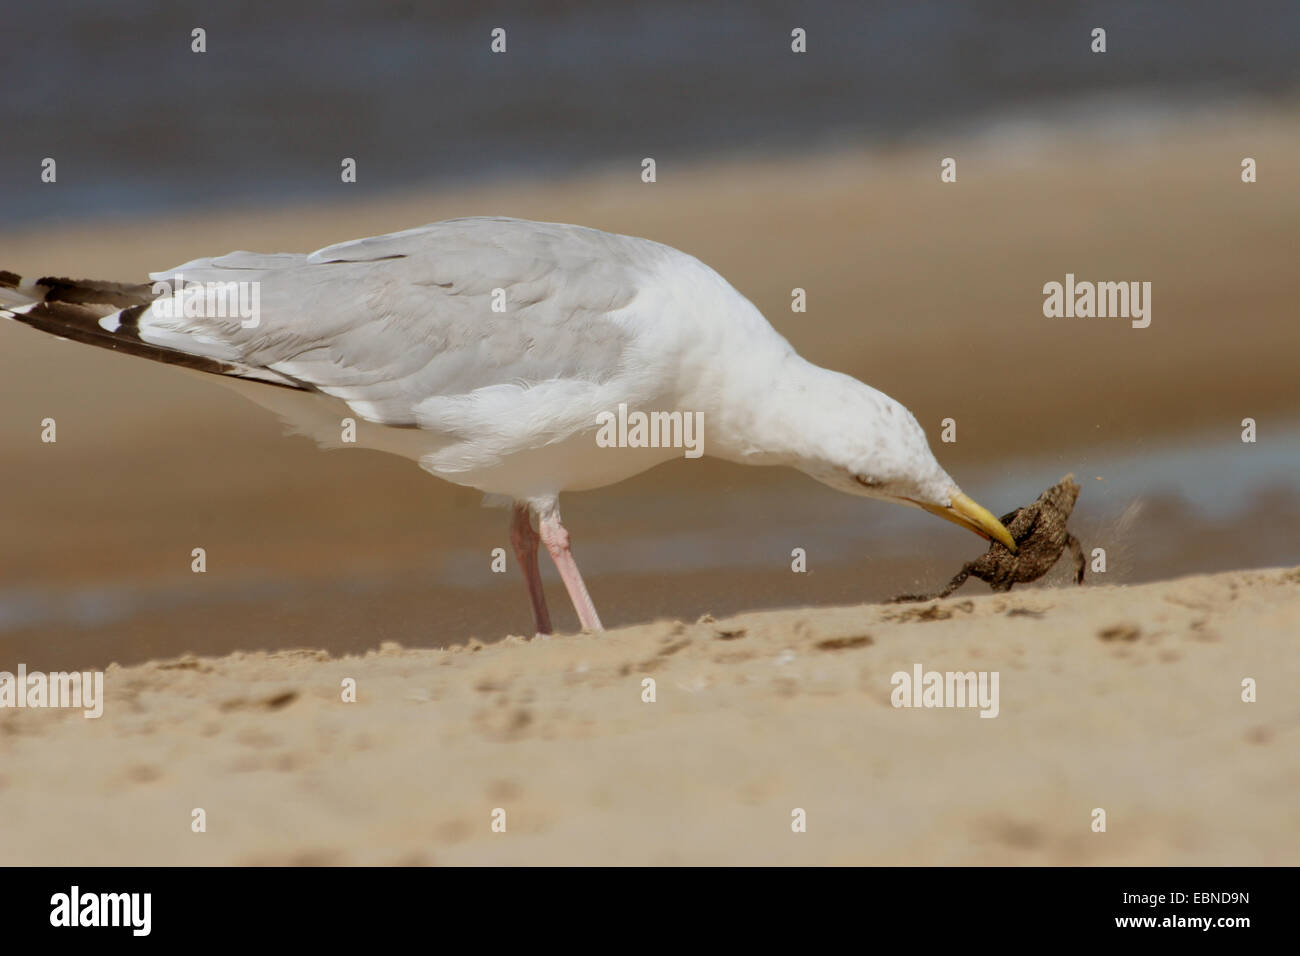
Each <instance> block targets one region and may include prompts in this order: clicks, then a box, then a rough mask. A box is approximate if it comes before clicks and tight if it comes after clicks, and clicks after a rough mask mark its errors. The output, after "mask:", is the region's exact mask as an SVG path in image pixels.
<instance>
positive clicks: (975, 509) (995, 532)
mask: <svg viewBox="0 0 1300 956" xmlns="http://www.w3.org/2000/svg"><path fill="white" fill-rule="evenodd" d="M948 497H949V499H950V501H951V504H949V505H948V507H946V508H945V507H943V506H942V505H932V504H927V503H925V502H924V501H917V500H916V499H914V498H905V499H904V500H905V501H907V502H908V503H909V504H914V505H916V506H917V507H918V508H924V509H925V510H926V511H928V512H930V514H933V515H938V516H939V517H940V518H943V519H944V520H945V521H951V522H952V523H953V524H956V525H961V526H962V527H963V528H966V529H967V530H968V531H974V532H975V533H976V534H977V535H979V536H980V537H981V538H984V539H985V540H987V541H997V542H998V543H999V544H1001V545H1002V546H1003V547H1005V548H1006V549H1007V550H1008V551H1010V552H1011V553H1012V554H1015V553H1016V539H1015V538H1013V537H1011V532H1009V531H1007V529H1006V528H1005V527H1003V525H1002V522H1001V521H999V520H998V519H997V518H995V517H993V512H991V511H989V510H988V509H987V508H985V507H984V506H983V505H981V504H977V503H976V502H975V501H973V500H972V499H970V498H968V497H967V496H966V495H964V494H963V493H962V492H960V491H958V490H957V489H956V488H954V489H953V490H952V491H951V492H949V495H948Z"/></svg>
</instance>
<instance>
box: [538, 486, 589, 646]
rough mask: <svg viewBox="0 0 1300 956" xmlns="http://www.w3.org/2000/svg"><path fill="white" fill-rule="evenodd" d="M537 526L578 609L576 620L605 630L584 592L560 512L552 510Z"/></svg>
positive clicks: (584, 625) (587, 595)
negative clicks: (561, 521) (561, 522)
mask: <svg viewBox="0 0 1300 956" xmlns="http://www.w3.org/2000/svg"><path fill="white" fill-rule="evenodd" d="M537 530H538V532H539V534H540V537H541V539H542V544H544V545H546V550H547V551H549V552H550V553H551V560H552V561H554V562H555V568H556V570H557V571H559V572H560V578H561V579H562V580H563V581H564V586H565V588H566V589H567V590H568V592H569V600H571V601H572V602H573V609H574V610H575V611H577V612H578V621H579V623H581V624H582V627H583V630H587V631H602V630H604V628H602V627H601V626H600V618H599V617H598V616H597V615H596V605H594V604H592V603H591V595H590V594H588V593H587V585H585V584H583V583H582V575H581V574H579V573H578V562H576V561H574V560H573V552H572V551H571V550H569V532H568V531H566V530H565V529H564V525H562V524H560V513H559V512H558V511H552V512H551V513H550V514H548V515H546V516H545V517H543V518H540V520H538V522H537Z"/></svg>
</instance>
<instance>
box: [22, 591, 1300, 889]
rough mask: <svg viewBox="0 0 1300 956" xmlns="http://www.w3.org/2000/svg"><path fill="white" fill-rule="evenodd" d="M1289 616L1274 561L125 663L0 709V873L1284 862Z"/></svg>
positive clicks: (1293, 762) (1289, 807)
mask: <svg viewBox="0 0 1300 956" xmlns="http://www.w3.org/2000/svg"><path fill="white" fill-rule="evenodd" d="M1297 620H1300V569H1290V570H1281V569H1279V570H1268V571H1259V572H1239V573H1225V574H1219V575H1215V576H1206V577H1196V578H1187V579H1181V580H1177V581H1170V582H1163V583H1157V584H1149V585H1140V586H1134V587H1097V588H1082V589H1059V590H1036V591H1031V592H1026V593H1023V594H1022V593H1019V592H1012V593H1011V594H1008V595H996V596H994V595H987V594H985V595H980V596H975V597H970V598H950V599H947V600H944V601H939V602H930V603H927V604H919V605H858V606H845V607H828V608H821V609H815V610H813V609H803V610H788V611H778V612H765V613H756V614H746V615H740V616H737V617H733V618H727V619H724V620H716V621H715V620H712V619H706V620H702V621H699V622H694V623H683V622H668V621H664V622H657V623H653V624H647V625H643V626H638V627H631V628H625V629H619V630H615V631H611V632H609V633H607V634H605V635H603V636H590V635H569V636H564V637H556V638H552V639H549V640H540V639H534V640H525V639H523V638H520V637H509V638H507V639H505V640H503V641H500V642H498V643H495V644H490V645H484V644H482V643H480V642H471V643H468V644H464V643H461V644H455V645H453V646H451V647H448V648H446V649H443V650H412V649H403V648H402V647H400V646H398V645H396V644H386V645H385V646H384V647H383V648H381V649H379V650H377V651H372V652H368V653H366V654H364V655H355V656H353V655H349V656H343V657H332V656H331V655H329V654H327V653H324V652H321V651H317V650H300V651H287V652H280V653H274V654H266V653H263V652H254V653H236V654H232V655H227V656H220V657H193V656H187V657H182V658H173V659H170V660H165V661H155V662H151V663H148V664H143V665H139V666H133V667H119V666H114V667H111V668H110V669H109V670H108V672H107V674H106V686H107V693H106V702H105V706H104V714H103V716H102V717H101V718H99V719H97V720H91V719H85V718H83V717H82V716H81V715H80V714H79V713H73V712H69V711H52V710H44V711H30V710H27V711H13V712H10V713H7V714H5V715H4V718H3V720H0V755H2V757H3V769H2V770H0V807H3V813H4V821H5V828H4V829H5V839H4V841H3V850H0V862H3V863H20V864H29V863H44V864H91V865H102V864H109V863H116V864H121V863H131V864H312V863H315V864H348V863H359V864H530V863H531V864H540V863H562V864H582V863H604V864H633V863H651V864H673V863H678V864H682V863H686V864H723V863H748V864H760V865H761V864H780V863H804V864H902V865H910V864H936V863H945V864H1027V863H1036V864H1076V865H1097V864H1124V865H1127V864H1204V865H1221V864H1229V863H1232V864H1242V863H1250V864H1273V865H1294V864H1296V863H1297V862H1300V810H1297V804H1296V801H1295V793H1296V790H1297V787H1300V704H1298V703H1297V700H1296V696H1295V693H1294V688H1295V685H1296V682H1297V681H1298V680H1300V656H1297V655H1296V653H1295V633H1296V622H1297ZM916 665H921V666H922V667H923V668H924V669H926V670H937V671H950V670H951V671H959V672H966V671H986V672H992V671H997V672H998V673H999V675H1000V683H999V686H1000V694H999V697H1000V700H999V707H998V712H997V716H996V717H994V718H992V719H984V718H981V717H980V716H979V712H978V711H977V710H975V709H969V708H967V709H957V708H953V709H924V708H922V709H915V708H896V707H894V706H891V693H892V685H891V675H893V674H894V673H895V672H898V671H907V672H911V671H912V670H913V668H914V667H915V666H916ZM1245 678H1253V679H1255V680H1256V681H1257V684H1258V700H1257V702H1255V703H1244V702H1243V701H1242V681H1243V679H1245ZM347 679H352V680H355V681H356V691H357V692H356V702H355V703H344V702H343V701H342V699H341V693H342V692H341V689H340V688H341V687H342V686H343V683H344V681H346V680H347ZM646 679H653V681H654V682H655V701H654V702H653V703H646V702H643V699H642V698H643V693H644V686H645V685H644V683H643V682H644V681H645V680H646ZM195 808H202V809H203V810H204V811H205V814H206V832H202V833H196V832H192V830H191V814H192V811H193V810H194V809H195ZM1097 808H1101V809H1104V810H1105V812H1106V830H1105V832H1104V833H1103V832H1094V831H1093V829H1092V821H1093V816H1092V815H1093V811H1094V810H1095V809H1097ZM796 809H801V810H803V811H804V812H805V814H806V821H807V828H806V832H802V833H795V832H792V829H791V821H792V816H791V815H792V813H793V812H794V811H795V810H796ZM497 810H502V811H504V814H505V817H504V819H505V832H494V831H493V829H492V821H493V815H494V812H495V811H497Z"/></svg>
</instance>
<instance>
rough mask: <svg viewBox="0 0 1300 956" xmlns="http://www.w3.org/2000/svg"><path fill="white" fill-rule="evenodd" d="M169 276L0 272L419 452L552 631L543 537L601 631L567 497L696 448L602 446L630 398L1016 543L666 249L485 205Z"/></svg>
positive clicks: (196, 263)
mask: <svg viewBox="0 0 1300 956" xmlns="http://www.w3.org/2000/svg"><path fill="white" fill-rule="evenodd" d="M150 279H151V280H153V282H152V283H139V284H132V283H121V282H104V281H94V280H73V279H63V278H53V277H45V278H39V279H36V280H35V281H32V282H24V280H23V279H22V277H20V276H18V275H16V274H15V273H12V272H0V316H3V317H5V318H9V319H14V320H16V321H18V322H21V323H24V324H26V325H28V326H31V327H32V328H35V329H39V330H40V331H42V332H47V333H50V334H52V335H55V336H58V337H60V338H63V339H69V340H72V341H75V342H82V343H85V344H88V345H94V346H98V347H101V348H107V349H112V350H115V351H118V352H125V353H127V354H129V355H135V356H140V357H143V358H147V359H152V360H155V361H159V362H165V363H169V364H172V365H177V366H180V367H183V368H187V369H191V370H196V371H200V372H205V373H211V374H214V375H218V376H221V381H223V382H224V383H225V384H228V385H230V386H231V387H232V388H235V389H236V390H237V391H239V392H240V393H241V394H243V395H245V396H246V397H247V398H250V399H252V400H253V401H255V402H257V403H258V404H259V405H261V406H263V407H264V408H266V409H268V410H270V411H272V412H274V413H275V414H277V415H279V416H280V417H281V419H282V420H284V421H285V422H286V423H287V424H288V425H289V426H290V428H291V429H293V430H294V431H296V432H298V433H300V434H304V435H308V436H310V437H312V438H314V439H315V440H316V441H317V442H318V444H320V445H321V446H323V447H327V448H328V447H344V446H345V445H349V444H351V445H357V446H360V447H364V448H371V449H376V450H379V451H384V452H388V453H391V454H396V455H400V456H403V457H405V458H409V459H411V460H413V461H415V462H418V463H419V465H420V467H421V468H423V469H424V470H425V471H427V472H429V473H430V474H433V475H436V476H437V477H439V478H442V479H445V480H447V481H450V482H454V483H456V484H458V485H464V486H468V487H471V488H476V489H478V490H479V491H481V492H483V493H484V494H485V495H486V496H487V498H486V499H485V500H486V501H487V502H488V503H489V504H504V505H508V506H509V507H510V508H511V512H512V517H511V522H510V541H511V545H512V547H513V550H514V553H515V556H516V559H517V560H518V562H519V566H520V568H521V569H522V571H523V575H524V580H525V583H526V584H527V587H528V596H529V600H530V602H531V605H532V612H533V623H534V625H535V628H536V632H537V633H538V634H550V633H551V620H550V612H549V610H548V609H547V605H546V597H545V594H544V593H543V590H542V582H541V576H540V573H539V569H538V546H539V544H540V545H542V546H544V547H545V548H546V551H547V553H548V554H549V555H550V557H551V560H552V561H553V562H554V563H555V567H556V569H557V570H558V571H559V574H560V578H561V580H562V581H563V582H564V586H565V589H566V590H567V591H568V595H569V598H570V600H571V601H572V602H573V607H574V610H575V611H576V612H577V616H578V621H579V623H580V624H581V626H582V628H583V629H584V630H590V631H599V630H601V623H600V617H599V616H598V615H597V613H596V607H595V605H594V603H593V602H592V599H591V596H590V594H589V593H588V590H587V586H586V584H585V583H584V582H583V579H582V575H581V574H580V573H579V571H578V565H577V562H576V561H575V559H574V556H573V549H572V545H571V541H570V537H569V532H568V531H567V530H566V529H565V527H564V524H563V523H562V522H561V520H560V506H559V496H560V494H561V493H564V492H570V491H581V490H584V489H589V488H598V487H601V486H604V485H609V484H613V483H615V482H618V481H622V480H624V479H626V478H630V477H632V476H633V475H636V474H639V473H640V472H643V471H646V470H647V469H649V468H653V467H654V466H656V465H658V464H660V463H662V462H665V461H668V460H669V459H671V458H674V457H679V456H682V455H683V454H684V452H683V450H682V448H680V447H669V446H671V445H672V442H671V441H669V442H658V441H655V442H653V443H652V442H649V441H646V440H644V435H643V436H641V438H642V439H643V440H640V441H637V440H634V439H635V438H636V436H635V435H630V434H629V435H627V436H625V435H624V434H623V431H624V429H622V428H621V427H620V430H619V435H620V440H619V441H615V442H609V441H605V442H599V441H597V438H598V437H599V436H600V434H601V430H602V428H603V427H605V426H607V425H608V424H609V423H610V422H611V421H612V419H613V416H615V415H620V416H623V418H622V419H621V421H625V420H626V419H627V418H628V417H629V416H628V413H627V409H632V410H633V414H635V413H636V412H640V413H642V414H654V415H662V416H665V417H663V418H661V419H656V420H657V421H660V422H661V423H669V422H671V423H673V424H674V425H675V424H676V422H677V421H678V420H685V419H679V418H676V417H674V416H684V417H688V418H689V420H690V421H698V422H699V423H700V425H701V441H702V448H703V452H702V453H704V454H710V455H713V456H715V457H719V458H723V459H726V460H728V461H733V462H739V463H743V464H747V465H785V466H791V467H794V468H797V469H798V470H800V471H802V472H804V473H805V474H807V475H808V476H810V477H812V478H814V479H816V480H817V481H819V482H822V483H823V484H826V485H829V486H830V487H832V488H835V489H836V490H838V491H842V492H845V493H846V494H851V495H857V496H860V497H865V498H877V499H881V500H884V501H892V502H895V503H899V504H904V505H909V506H913V507H917V508H922V509H924V510H926V511H929V512H930V513H932V514H935V515H938V516H939V517H941V518H945V519H947V520H949V521H951V522H954V523H955V524H958V525H960V526H962V527H964V528H967V529H968V530H970V531H973V532H975V533H976V534H979V535H981V536H982V537H984V538H986V539H991V540H997V541H1000V542H1001V543H1002V544H1004V545H1005V546H1006V547H1007V548H1009V549H1010V550H1011V551H1013V552H1014V551H1015V550H1016V544H1015V541H1014V540H1013V539H1012V537H1011V535H1010V534H1009V533H1008V532H1007V529H1006V528H1004V527H1003V526H1002V524H1001V523H1000V522H999V521H998V520H997V519H996V518H995V517H994V516H993V515H992V513H990V512H989V511H988V510H987V509H985V508H984V507H982V506H981V505H979V504H976V503H975V502H974V501H972V500H971V499H970V498H969V497H967V496H966V495H965V494H963V493H962V491H961V489H960V488H959V487H958V486H957V484H956V482H955V481H953V479H952V478H950V477H949V476H948V474H947V472H945V471H944V470H943V468H942V467H940V465H939V463H938V462H937V461H936V460H935V457H934V455H933V453H932V452H931V450H930V447H929V444H928V443H927V441H926V438H925V433H924V431H923V430H922V428H921V426H920V425H919V424H918V423H917V421H916V418H915V416H913V415H912V413H911V412H910V411H908V410H907V408H905V407H904V406H903V405H902V404H900V403H899V402H897V401H895V400H894V399H892V398H890V397H889V396H887V395H885V394H884V393H883V392H880V391H878V390H876V389H874V388H872V387H871V386H869V385H866V384H864V383H863V382H860V381H858V380H857V379H854V378H851V377H850V376H848V375H844V374H841V373H839V372H834V371H830V370H828V369H825V368H821V367H819V366H817V365H814V364H812V363H811V362H808V361H807V360H805V359H804V358H802V357H801V356H800V355H799V354H798V353H797V352H796V351H795V350H794V348H793V347H792V346H791V345H790V343H789V342H787V341H786V340H785V338H783V337H782V336H781V335H780V334H779V333H778V332H777V331H776V330H775V329H774V328H773V327H772V326H771V325H770V324H769V323H768V321H767V320H766V319H765V318H764V317H763V315H762V313H760V312H759V310H758V309H757V308H755V306H754V305H753V304H752V303H751V302H750V301H749V300H748V299H746V298H745V297H744V296H743V295H741V294H740V293H739V292H738V291H736V289H734V288H733V287H732V286H731V285H730V284H729V283H728V282H727V281H726V280H725V279H723V278H722V276H720V275H719V274H718V273H717V272H715V271H714V270H713V269H711V268H709V267H708V266H706V265H705V264H704V263H702V262H701V261H700V260H698V259H696V258H695V257H693V256H691V255H688V254H686V253H684V252H681V251H679V250H677V249H674V248H672V247H670V246H666V245H662V244H660V243H658V242H653V241H650V240H648V239H638V238H634V237H631V236H623V235H616V234H613V233H608V232H602V231H600V230H597V229H589V228H585V227H582V226H575V225H567V224H563V223H549V222H532V221H528V220H524V219H509V218H489V217H473V218H465V219H451V220H447V221H444V222H436V223H433V224H431V225H426V226H421V227H419V228H416V229H408V230H405V231H402V232H394V233H390V234H387V235H382V236H373V237H370V238H365V239H356V240H352V241H349V242H342V243H338V244H335V245H331V246H326V247H325V248H323V249H318V250H317V251H315V252H313V253H310V254H297V253H294V254H290V253H275V254H262V253H255V252H245V251H239V252H231V253H229V254H227V255H222V256H217V257H213V258H202V259H195V260H193V261H191V262H186V263H184V264H182V265H179V266H176V267H174V268H172V269H168V270H166V271H163V272H155V273H150ZM214 290H215V291H214ZM349 423H350V425H351V428H352V429H353V432H352V434H351V435H350V436H349V435H348V431H347V429H348V427H349ZM611 431H612V429H608V428H607V429H606V433H607V434H608V433H609V432H611ZM633 431H635V429H633ZM663 431H664V432H665V434H668V433H669V432H670V431H671V429H668V428H665V429H664V430H663ZM655 437H656V438H657V437H658V435H656V436H655ZM611 444H612V445H613V446H614V447H610V445H611ZM656 446H658V447H656ZM534 517H535V518H536V522H537V526H536V528H535V529H534V527H533V519H534Z"/></svg>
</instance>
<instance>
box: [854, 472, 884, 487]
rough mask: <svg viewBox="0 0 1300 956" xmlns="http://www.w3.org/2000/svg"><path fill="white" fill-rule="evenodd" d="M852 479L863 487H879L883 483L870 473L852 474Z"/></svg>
mask: <svg viewBox="0 0 1300 956" xmlns="http://www.w3.org/2000/svg"><path fill="white" fill-rule="evenodd" d="M853 479H854V480H855V481H856V482H857V483H858V484H860V485H862V486H863V487H865V488H879V487H880V486H881V485H883V484H884V482H883V481H881V480H880V479H879V478H872V477H871V476H870V475H854V476H853Z"/></svg>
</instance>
